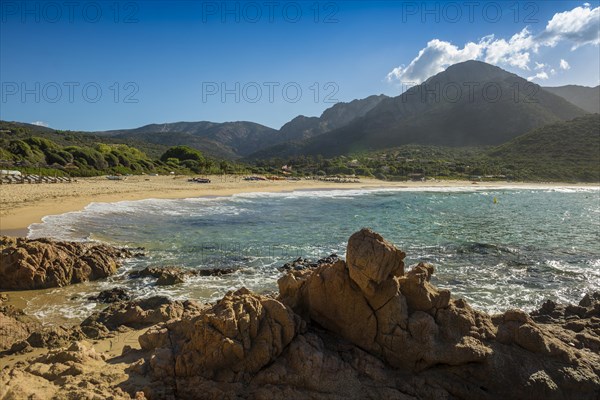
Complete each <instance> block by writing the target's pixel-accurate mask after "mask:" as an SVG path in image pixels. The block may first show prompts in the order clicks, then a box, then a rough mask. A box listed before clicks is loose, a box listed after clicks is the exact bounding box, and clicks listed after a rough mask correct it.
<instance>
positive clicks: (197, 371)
mask: <svg viewBox="0 0 600 400" xmlns="http://www.w3.org/2000/svg"><path fill="white" fill-rule="evenodd" d="M303 328H304V323H303V321H302V320H301V319H300V318H299V317H298V316H297V315H295V314H294V313H293V312H292V311H291V309H289V308H288V307H286V306H285V305H283V304H282V303H280V302H279V301H277V300H275V299H272V298H269V297H265V296H259V295H256V294H253V293H251V292H250V291H248V290H247V289H244V288H242V289H239V290H237V291H236V292H229V293H227V294H226V295H225V297H224V298H223V299H222V300H220V301H219V302H218V303H217V304H216V305H214V306H212V307H211V308H209V309H207V310H205V311H203V312H202V313H201V314H200V315H198V316H195V317H192V318H184V319H181V320H177V321H172V322H168V323H166V324H161V325H158V326H156V327H153V328H150V329H149V330H148V332H146V333H145V334H144V335H142V336H140V345H141V346H142V349H145V350H152V351H153V355H152V356H151V358H150V366H151V369H152V373H153V376H154V377H156V378H160V379H166V380H169V379H171V380H173V379H174V378H180V377H183V378H192V379H196V378H205V379H211V380H215V381H218V382H239V381H241V380H243V379H245V378H248V377H249V376H250V375H251V374H254V373H257V372H258V371H260V370H261V369H262V368H264V367H265V366H267V365H268V364H270V363H272V362H273V361H275V360H276V359H277V357H279V356H280V355H281V353H282V352H283V350H284V349H285V347H286V346H287V345H289V344H290V342H291V341H292V339H294V337H295V336H296V334H297V333H298V332H299V331H301V330H303ZM184 386H185V385H184ZM187 389H189V388H186V387H181V388H178V389H177V390H178V393H180V394H181V393H182V392H183V391H185V390H187ZM184 397H185V396H184Z"/></svg>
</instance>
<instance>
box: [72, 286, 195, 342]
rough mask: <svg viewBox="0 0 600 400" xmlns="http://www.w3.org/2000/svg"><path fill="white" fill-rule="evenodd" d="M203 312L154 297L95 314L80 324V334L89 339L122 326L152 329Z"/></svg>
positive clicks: (190, 303)
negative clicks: (166, 322)
mask: <svg viewBox="0 0 600 400" xmlns="http://www.w3.org/2000/svg"><path fill="white" fill-rule="evenodd" d="M202 308H203V306H201V305H200V304H198V303H196V302H194V301H183V302H182V301H176V300H171V299H169V298H168V297H164V296H154V297H148V298H145V299H137V300H134V301H121V302H117V303H113V304H111V305H110V306H108V307H106V308H105V309H104V310H102V311H97V312H95V313H93V314H92V315H90V316H89V317H88V318H86V319H85V320H84V321H83V322H82V323H81V330H82V331H83V332H84V333H85V334H86V335H87V336H88V337H91V338H98V337H103V336H105V335H106V334H107V333H108V332H109V331H113V330H117V329H118V328H119V327H121V326H124V327H128V328H134V329H141V328H146V327H148V326H151V325H155V324H158V323H160V322H165V321H168V320H171V319H175V318H181V317H182V316H184V315H186V314H191V315H195V314H197V313H199V312H200V310H201V309H202Z"/></svg>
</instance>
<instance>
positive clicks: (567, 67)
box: [560, 58, 571, 71]
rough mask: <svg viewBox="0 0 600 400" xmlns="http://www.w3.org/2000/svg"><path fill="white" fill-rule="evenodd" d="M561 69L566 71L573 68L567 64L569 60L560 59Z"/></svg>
mask: <svg viewBox="0 0 600 400" xmlns="http://www.w3.org/2000/svg"><path fill="white" fill-rule="evenodd" d="M560 69H564V70H565V71H566V70H568V69H571V66H570V65H569V63H568V62H567V60H563V59H562V58H561V59H560Z"/></svg>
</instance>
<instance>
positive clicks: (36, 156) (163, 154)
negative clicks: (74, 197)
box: [0, 121, 245, 176]
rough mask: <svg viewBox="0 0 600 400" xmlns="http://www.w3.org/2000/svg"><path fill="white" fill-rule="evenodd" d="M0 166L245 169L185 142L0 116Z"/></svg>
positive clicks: (82, 172) (65, 170)
mask: <svg viewBox="0 0 600 400" xmlns="http://www.w3.org/2000/svg"><path fill="white" fill-rule="evenodd" d="M146 151H148V153H150V154H148V153H146ZM0 166H1V167H2V168H3V169H4V168H10V169H17V170H20V171H23V172H26V173H36V174H40V173H41V174H51V175H54V174H57V175H70V176H96V175H104V174H142V173H169V172H171V171H173V172H177V173H185V174H192V173H223V172H228V173H235V172H242V171H245V168H244V167H243V166H241V165H239V164H235V163H231V162H227V161H220V160H216V159H213V158H208V157H205V156H204V155H202V153H201V152H200V151H198V150H195V149H191V148H188V147H186V146H177V147H172V148H169V147H166V146H157V145H153V144H146V143H136V142H132V141H129V140H125V141H123V140H119V139H116V138H111V137H101V136H97V135H91V134H86V133H79V132H70V131H57V130H53V129H49V128H44V127H38V126H35V125H29V124H23V123H14V122H5V121H0Z"/></svg>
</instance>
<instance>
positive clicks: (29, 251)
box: [0, 236, 132, 290]
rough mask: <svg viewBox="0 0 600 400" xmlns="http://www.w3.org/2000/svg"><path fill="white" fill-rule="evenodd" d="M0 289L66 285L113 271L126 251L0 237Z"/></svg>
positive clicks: (95, 245) (100, 246)
mask: <svg viewBox="0 0 600 400" xmlns="http://www.w3.org/2000/svg"><path fill="white" fill-rule="evenodd" d="M0 252H1V253H0V259H1V260H2V263H0V289H2V290H24V289H43V288H51V287H60V286H66V285H69V284H72V283H79V282H86V281H92V280H96V279H101V278H105V277H107V276H109V275H112V274H114V273H115V272H116V271H117V268H118V267H119V266H120V262H121V259H122V258H123V257H129V256H131V255H132V253H130V252H129V251H128V250H125V249H117V248H115V247H112V246H108V245H104V244H92V243H79V242H59V241H53V240H49V239H35V240H29V239H25V238H16V239H14V238H9V237H6V236H2V237H0Z"/></svg>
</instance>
